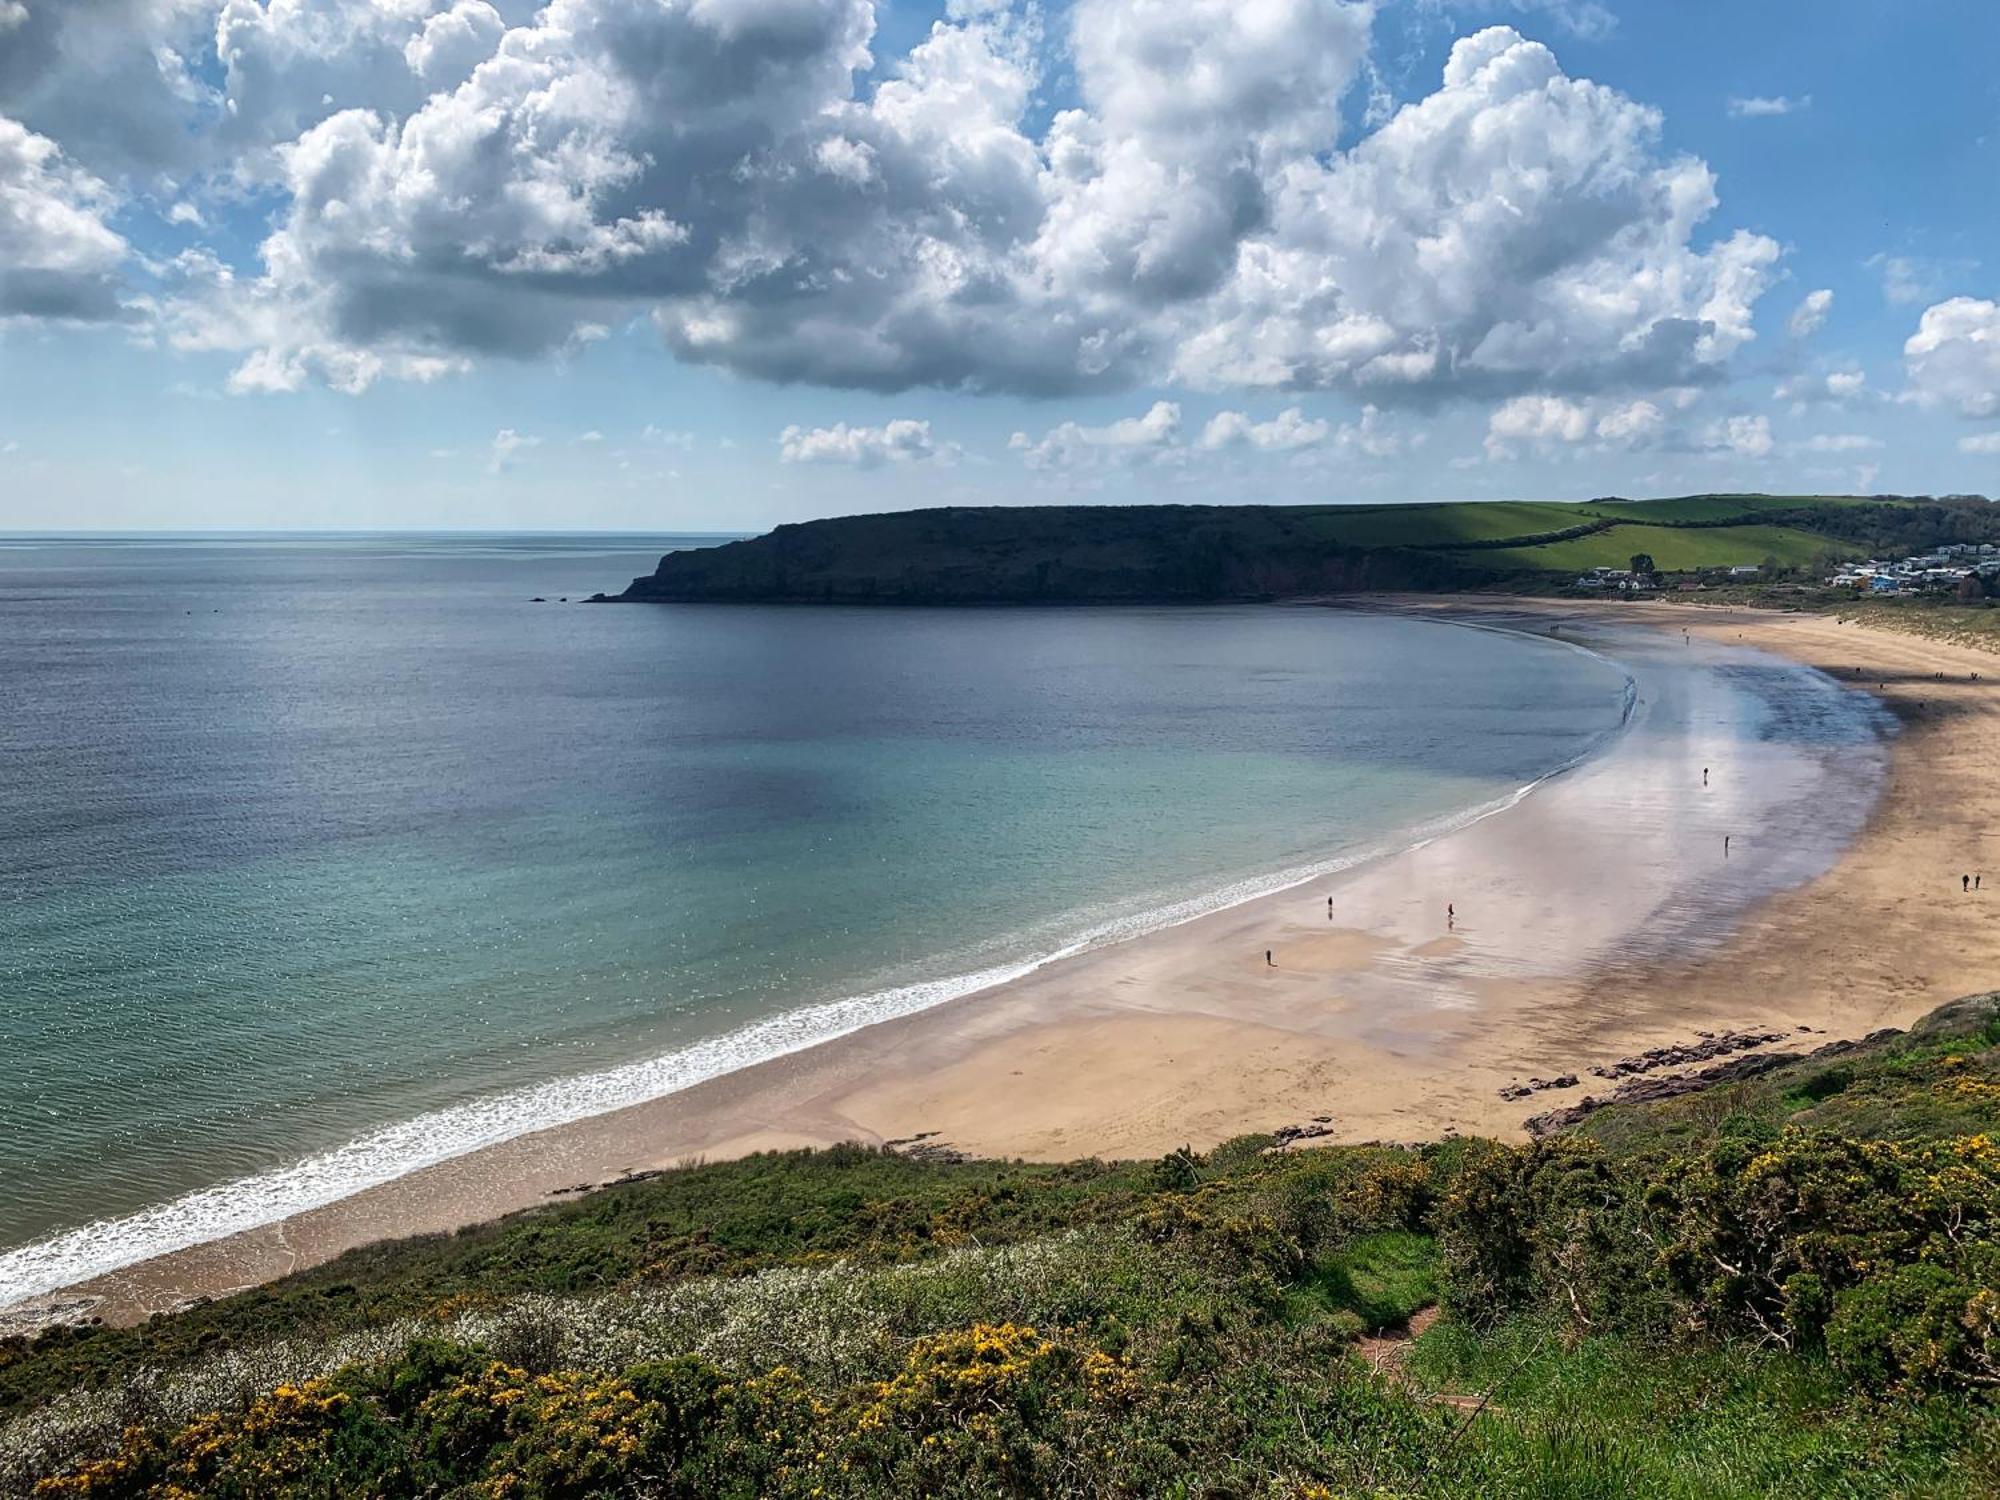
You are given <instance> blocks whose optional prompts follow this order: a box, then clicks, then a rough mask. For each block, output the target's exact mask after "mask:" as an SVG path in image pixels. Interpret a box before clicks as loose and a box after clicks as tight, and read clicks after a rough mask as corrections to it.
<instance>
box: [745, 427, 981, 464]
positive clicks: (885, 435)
mask: <svg viewBox="0 0 2000 1500" xmlns="http://www.w3.org/2000/svg"><path fill="white" fill-rule="evenodd" d="M956 453H957V448H956V446H955V445H953V444H949V443H946V444H940V443H938V442H937V441H936V440H935V439H933V438H932V436H931V424H930V423H929V422H919V421H915V420H913V419H911V418H909V417H898V418H897V419H895V420H894V421H890V422H885V423H883V424H882V425H881V426H880V427H850V426H849V425H848V424H847V423H845V422H836V423H835V424H834V425H833V426H831V427H799V426H796V425H794V426H791V427H787V428H786V429H785V430H784V431H783V432H781V433H779V434H778V458H779V461H780V462H782V463H788V464H847V465H850V466H851V467H853V468H857V469H873V468H877V467H879V466H880V465H882V464H885V463H913V462H917V461H919V460H924V459H936V460H943V461H947V462H948V461H949V460H950V459H951V458H952V457H953V456H954V455H955V454H956Z"/></svg>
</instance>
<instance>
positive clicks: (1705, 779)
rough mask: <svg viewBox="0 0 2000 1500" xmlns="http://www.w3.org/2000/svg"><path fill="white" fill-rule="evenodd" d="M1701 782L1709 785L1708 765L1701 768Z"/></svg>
mask: <svg viewBox="0 0 2000 1500" xmlns="http://www.w3.org/2000/svg"><path fill="white" fill-rule="evenodd" d="M1701 784H1702V785H1703V786H1707V785H1708V767H1707V766H1703V767H1702V768H1701Z"/></svg>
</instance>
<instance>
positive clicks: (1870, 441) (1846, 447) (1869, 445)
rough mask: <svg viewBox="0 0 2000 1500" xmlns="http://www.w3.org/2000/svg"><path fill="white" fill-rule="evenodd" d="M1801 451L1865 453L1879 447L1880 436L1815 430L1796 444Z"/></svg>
mask: <svg viewBox="0 0 2000 1500" xmlns="http://www.w3.org/2000/svg"><path fill="white" fill-rule="evenodd" d="M1796 446H1797V448H1798V450H1799V451H1800V452H1801V453H1866V452H1869V451H1870V450H1871V449H1875V448H1880V447H1881V446H1882V440H1881V439H1880V438H1872V437H1868V436H1866V435H1865V434H1863V433H1859V432H1817V433H1814V434H1813V435H1812V436H1811V437H1809V438H1807V439H1805V440H1804V441H1803V442H1801V443H1798V444H1796Z"/></svg>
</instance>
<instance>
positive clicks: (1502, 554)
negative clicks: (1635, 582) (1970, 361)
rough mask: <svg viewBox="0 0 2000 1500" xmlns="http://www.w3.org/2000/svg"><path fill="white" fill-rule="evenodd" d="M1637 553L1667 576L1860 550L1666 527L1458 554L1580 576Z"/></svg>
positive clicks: (1761, 533) (1747, 529) (1737, 531)
mask: <svg viewBox="0 0 2000 1500" xmlns="http://www.w3.org/2000/svg"><path fill="white" fill-rule="evenodd" d="M1637 552H1647V553H1651V554H1652V557H1653V561H1654V563H1655V565H1657V566H1658V567H1660V568H1662V569H1664V570H1666V571H1668V572H1682V571H1694V570H1697V569H1701V568H1728V567H1734V566H1736V565H1737V564H1739V563H1754V564H1761V563H1762V562H1764V561H1765V559H1767V558H1776V559H1777V560H1778V561H1779V562H1780V563H1782V564H1784V565H1785V566H1787V567H1803V566H1806V565H1807V564H1809V563H1811V562H1812V561H1813V560H1814V559H1815V558H1818V557H1822V556H1826V555H1829V554H1830V555H1833V556H1836V557H1858V556H1860V555H1861V549H1860V548H1858V547H1855V546H1853V545H1852V544H1850V543H1846V542H1840V541H1836V540H1834V539H1833V538H1831V537H1826V536H1819V535H1815V534H1814V533H1812V532H1810V531H1801V530H1799V529H1797V528H1796V527H1789V526H1763V525H1745V526H1717V527H1700V528H1685V529H1684V528H1679V527H1671V526H1646V525H1617V526H1613V527H1611V528H1610V529H1609V530H1608V531H1598V532H1593V533H1591V534H1590V535H1589V536H1581V537H1572V538H1570V539H1568V540H1567V541H1561V542H1548V543H1544V544H1542V545H1540V546H1534V547H1502V548H1493V549H1484V550H1481V551H1478V552H1467V553H1461V554H1458V556H1459V557H1460V558H1461V559H1462V560H1463V561H1465V562H1466V563H1468V564H1470V565H1473V566H1477V567H1493V568H1502V567H1512V568H1533V569H1538V570H1547V571H1552V572H1562V573H1581V572H1585V571H1587V570H1589V569H1591V568H1622V567H1624V566H1625V565H1626V564H1627V563H1628V562H1629V561H1630V560H1631V558H1632V555H1633V554H1634V553H1637Z"/></svg>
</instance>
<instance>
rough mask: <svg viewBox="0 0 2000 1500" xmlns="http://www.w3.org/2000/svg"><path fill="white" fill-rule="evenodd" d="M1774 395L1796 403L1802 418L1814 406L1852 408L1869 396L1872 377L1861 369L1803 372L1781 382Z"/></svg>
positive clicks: (1793, 410)
mask: <svg viewBox="0 0 2000 1500" xmlns="http://www.w3.org/2000/svg"><path fill="white" fill-rule="evenodd" d="M1771 394H1772V396H1773V397H1775V398H1776V399H1777V400H1779V401H1789V402H1790V403H1791V404H1792V415H1794V416H1801V415H1803V414H1804V413H1805V411H1806V409H1807V408H1808V407H1811V406H1821V405H1825V406H1851V405H1853V404H1854V403H1855V402H1857V401H1859V400H1861V399H1862V398H1863V397H1864V396H1866V395H1867V394H1868V377H1867V375H1866V374H1864V373H1863V372H1862V371H1860V370H1851V369H1850V370H1827V371H1801V372H1800V373H1799V374H1797V375H1789V376H1787V377H1786V378H1785V379H1783V380H1781V381H1779V382H1778V384H1777V387H1776V389H1775V390H1773V391H1772V393H1771Z"/></svg>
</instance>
